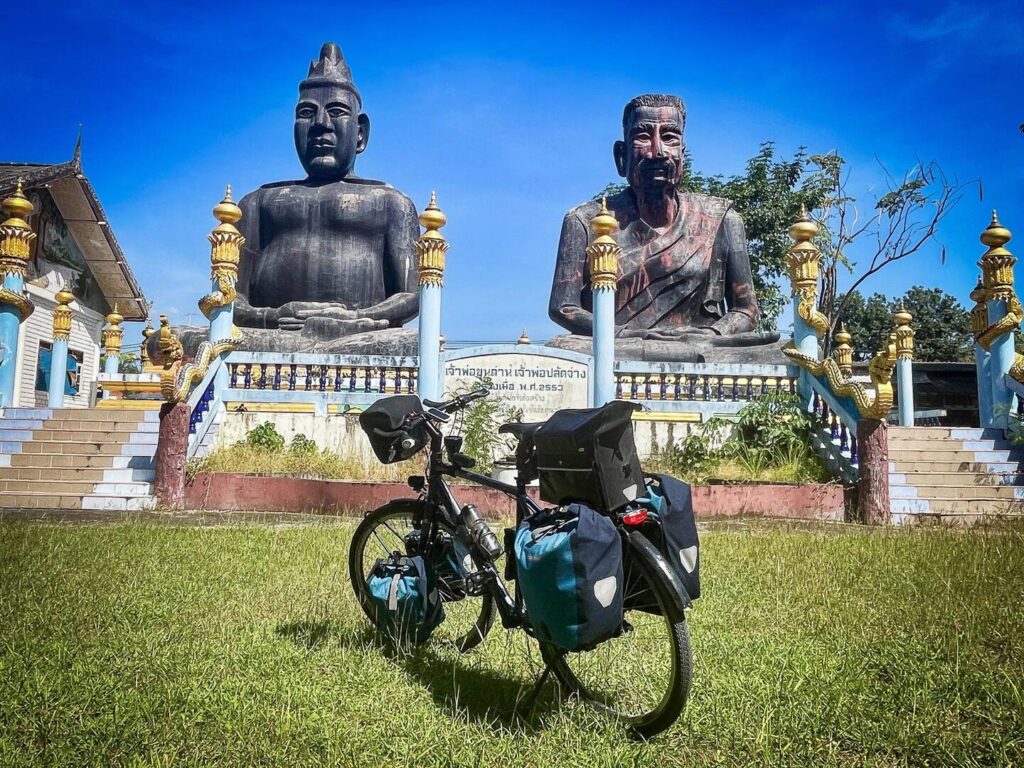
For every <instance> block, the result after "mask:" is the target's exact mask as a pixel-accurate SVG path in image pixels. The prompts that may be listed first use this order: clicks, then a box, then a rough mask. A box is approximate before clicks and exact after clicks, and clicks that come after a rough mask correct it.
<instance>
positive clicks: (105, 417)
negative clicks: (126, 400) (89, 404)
mask: <svg viewBox="0 0 1024 768" xmlns="http://www.w3.org/2000/svg"><path fill="white" fill-rule="evenodd" d="M3 418H4V419H42V420H46V419H61V420H68V419H70V420H74V419H89V420H92V421H131V422H136V421H155V422H159V421H160V413H159V412H158V411H139V410H131V409H127V408H5V409H4V412H3Z"/></svg>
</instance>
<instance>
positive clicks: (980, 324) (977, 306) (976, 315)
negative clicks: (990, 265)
mask: <svg viewBox="0 0 1024 768" xmlns="http://www.w3.org/2000/svg"><path fill="white" fill-rule="evenodd" d="M971 300H972V301H973V302H974V307H972V308H971V335H972V336H974V340H975V341H977V340H978V339H979V338H980V337H981V334H983V333H984V332H985V329H986V328H988V305H987V304H985V284H984V283H983V282H982V281H981V278H980V277H979V278H978V284H977V285H976V286H975V287H974V290H973V291H971Z"/></svg>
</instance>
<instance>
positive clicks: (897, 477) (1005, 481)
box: [889, 472, 1024, 487]
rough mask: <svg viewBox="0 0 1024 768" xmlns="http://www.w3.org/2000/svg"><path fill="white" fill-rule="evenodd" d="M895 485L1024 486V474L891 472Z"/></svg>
mask: <svg viewBox="0 0 1024 768" xmlns="http://www.w3.org/2000/svg"><path fill="white" fill-rule="evenodd" d="M889 484H890V486H893V485H955V486H968V487H970V486H986V485H1024V474H1021V473H1019V472H913V473H911V474H906V473H899V472H890V473H889Z"/></svg>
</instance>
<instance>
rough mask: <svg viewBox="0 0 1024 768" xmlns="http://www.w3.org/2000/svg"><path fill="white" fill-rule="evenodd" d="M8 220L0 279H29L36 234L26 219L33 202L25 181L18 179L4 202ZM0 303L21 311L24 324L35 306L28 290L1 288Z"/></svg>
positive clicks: (2, 228) (1, 227) (1, 238)
mask: <svg viewBox="0 0 1024 768" xmlns="http://www.w3.org/2000/svg"><path fill="white" fill-rule="evenodd" d="M0 208H3V211H4V213H6V214H7V219H6V220H5V221H4V222H3V224H0V280H2V279H3V278H4V277H5V276H6V275H13V276H17V277H21V278H22V279H24V278H25V275H27V274H28V260H29V256H30V255H31V253H32V248H31V246H32V241H33V240H35V237H36V236H35V233H34V232H33V231H32V229H31V228H30V227H29V225H28V222H27V221H25V219H26V218H27V217H28V216H29V214H31V213H32V210H33V206H32V202H31V201H30V200H29V199H28V198H27V197H25V192H24V189H23V182H22V180H21V179H18V188H17V189H16V190H15V191H14V194H12V195H11V196H10V197H8V198H7V199H6V200H4V201H3V203H0ZM0 302H2V303H4V304H7V305H8V306H12V307H14V308H15V309H17V310H18V315H19V317H20V318H21V321H22V322H24V321H25V320H26V319H27V318H28V316H29V315H31V314H32V310H33V309H34V307H33V306H32V302H31V301H29V298H28V296H27V295H26V294H25V293H24V291H11V290H8V289H7V288H0Z"/></svg>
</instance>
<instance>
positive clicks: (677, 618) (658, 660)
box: [541, 535, 691, 738]
mask: <svg viewBox="0 0 1024 768" xmlns="http://www.w3.org/2000/svg"><path fill="white" fill-rule="evenodd" d="M624 546H626V547H628V548H629V550H630V551H629V553H628V555H627V557H626V558H625V570H624V572H623V597H624V601H625V604H626V606H627V610H626V614H625V623H624V625H623V632H622V634H621V635H619V636H618V637H614V638H612V639H611V640H608V641H606V642H604V643H601V644H600V645H598V646H597V647H596V648H594V649H592V650H590V651H583V652H578V653H566V652H564V651H562V650H561V649H559V648H557V647H556V646H553V645H549V644H546V643H541V654H542V656H543V658H544V661H545V662H546V663H547V664H549V665H550V666H551V668H552V670H553V671H554V672H555V675H556V676H557V677H558V680H559V682H560V683H561V684H562V685H563V686H565V688H567V689H568V690H569V691H570V692H572V693H574V694H576V695H578V696H579V697H580V698H581V699H583V700H585V701H587V702H589V703H591V704H593V705H594V706H596V707H598V708H599V709H602V710H604V711H606V712H608V713H610V714H611V715H613V716H614V717H616V718H618V719H620V720H622V721H623V722H624V723H626V724H627V725H628V726H629V727H630V729H631V730H632V731H633V732H634V733H635V734H636V735H638V736H641V737H643V738H648V737H650V736H653V735H655V734H657V733H660V732H661V731H664V730H665V729H666V728H668V727H669V726H671V725H672V723H674V722H675V721H676V719H678V717H679V715H680V713H681V712H682V711H683V708H684V707H685V706H686V700H687V698H688V697H689V694H690V667H691V657H690V635H689V632H688V631H687V628H686V616H685V614H684V613H683V610H682V608H681V606H680V604H679V601H678V600H677V599H676V597H675V595H674V593H673V586H672V585H671V583H669V581H668V580H667V578H666V576H665V575H664V573H663V571H662V570H661V569H660V568H659V567H658V566H659V562H658V561H659V559H660V558H661V555H660V553H659V552H658V550H657V549H656V548H655V547H654V545H652V544H651V543H650V542H649V541H648V540H647V539H646V538H644V537H643V536H642V535H635V536H631V537H630V539H629V543H628V544H625V545H624Z"/></svg>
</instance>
